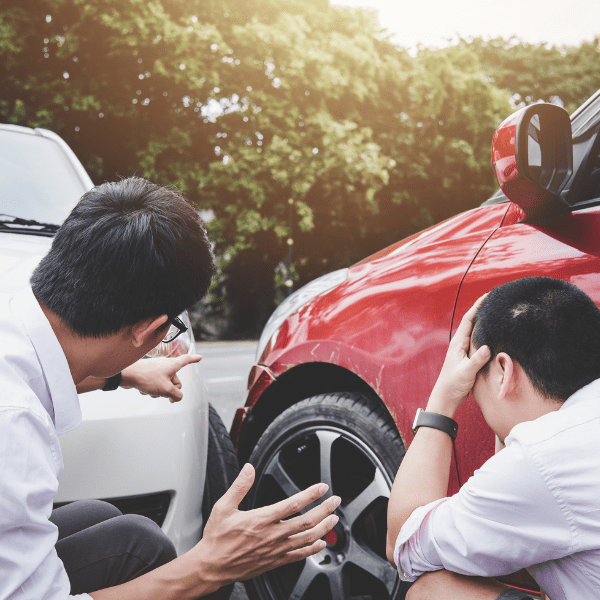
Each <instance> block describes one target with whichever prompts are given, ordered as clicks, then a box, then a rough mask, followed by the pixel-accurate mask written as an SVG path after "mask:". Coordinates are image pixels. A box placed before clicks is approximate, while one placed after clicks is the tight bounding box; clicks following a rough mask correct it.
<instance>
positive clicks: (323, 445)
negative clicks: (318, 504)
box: [317, 431, 340, 498]
mask: <svg viewBox="0 0 600 600" xmlns="http://www.w3.org/2000/svg"><path fill="white" fill-rule="evenodd" d="M339 437H340V434H339V433H334V432H333V431H317V438H319V457H320V459H319V460H320V464H321V477H320V481H322V482H323V483H326V484H327V485H328V486H329V491H328V492H327V494H326V495H325V496H324V497H325V498H326V497H328V496H331V494H332V493H333V491H332V489H331V488H332V484H331V446H332V444H333V442H335V440H337V439H338V438H339Z"/></svg>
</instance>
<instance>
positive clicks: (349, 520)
mask: <svg viewBox="0 0 600 600" xmlns="http://www.w3.org/2000/svg"><path fill="white" fill-rule="evenodd" d="M389 497H390V488H389V485H388V483H387V481H386V480H385V477H384V476H383V473H382V472H381V471H380V470H379V469H376V470H375V477H374V478H373V481H372V482H371V483H370V484H369V485H368V486H367V487H366V488H365V489H364V490H363V491H362V492H361V493H360V494H359V495H358V496H357V497H356V498H355V499H354V500H352V502H350V504H348V505H347V506H345V507H344V508H343V509H342V512H343V514H344V517H345V519H346V524H347V525H348V527H350V528H352V525H354V521H356V519H358V517H359V516H360V515H361V514H362V513H363V512H364V511H365V509H366V508H367V507H368V506H370V505H371V504H372V503H373V502H375V500H377V499H378V498H389Z"/></svg>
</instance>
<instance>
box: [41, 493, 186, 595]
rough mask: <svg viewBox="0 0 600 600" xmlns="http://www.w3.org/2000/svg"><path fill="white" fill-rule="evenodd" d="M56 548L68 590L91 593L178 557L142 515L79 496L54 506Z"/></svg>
mask: <svg viewBox="0 0 600 600" xmlns="http://www.w3.org/2000/svg"><path fill="white" fill-rule="evenodd" d="M50 521H52V522H53V523H54V524H55V525H56V526H57V527H58V542H57V543H56V552H57V553H58V556H59V558H60V559H61V560H62V561H63V564H64V566H65V570H66V571H67V575H68V577H69V581H70V582H71V594H84V593H89V592H95V591H96V590H101V589H103V588H107V587H112V586H115V585H119V584H120V583H126V582H127V581H131V580H132V579H135V578H136V577H139V576H140V575H143V574H144V573H148V572H150V571H152V570H153V569H156V568H157V567H160V566H161V565H164V564H166V563H168V562H170V561H172V560H173V559H174V558H176V556H177V552H176V551H175V547H174V546H173V544H172V542H171V540H169V538H168V537H167V536H166V535H165V534H164V533H163V532H162V530H161V528H160V527H159V526H158V525H157V524H156V523H154V522H153V521H151V520H150V519H147V518H146V517H141V516H139V515H123V514H122V513H121V511H119V510H118V509H116V508H115V507H114V506H112V504H108V503H106V502H101V501H99V500H81V501H79V502H73V503H72V504H67V505H66V506H61V507H60V508H57V509H56V510H54V511H52V515H51V516H50Z"/></svg>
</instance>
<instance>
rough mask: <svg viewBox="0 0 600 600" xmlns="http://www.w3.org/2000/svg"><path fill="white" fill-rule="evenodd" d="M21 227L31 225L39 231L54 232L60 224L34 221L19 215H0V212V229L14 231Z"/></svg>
mask: <svg viewBox="0 0 600 600" xmlns="http://www.w3.org/2000/svg"><path fill="white" fill-rule="evenodd" d="M23 227H28V228H29V227H31V228H33V229H35V231H36V232H39V233H50V234H51V233H56V232H57V231H58V229H59V227H60V225H56V224H55V223H42V222H40V221H35V220H34V219H22V218H21V217H15V216H13V215H2V214H0V229H4V230H5V231H14V230H18V229H22V228H23Z"/></svg>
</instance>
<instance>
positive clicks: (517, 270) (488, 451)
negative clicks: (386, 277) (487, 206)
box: [452, 204, 600, 482]
mask: <svg viewBox="0 0 600 600" xmlns="http://www.w3.org/2000/svg"><path fill="white" fill-rule="evenodd" d="M522 216H523V215H522V212H521V211H520V209H519V208H518V207H517V206H516V205H514V204H512V205H511V206H510V209H509V211H508V213H507V216H506V218H505V220H504V223H503V224H502V226H501V227H500V228H499V229H498V230H496V232H495V233H494V234H493V235H492V236H491V237H490V239H489V240H488V241H487V243H486V244H485V246H484V247H483V248H482V249H481V251H480V252H479V254H478V256H477V258H476V259H475V260H474V261H473V263H472V265H471V267H470V268H469V271H468V272H467V274H466V276H465V278H464V281H463V283H462V286H461V288H460V292H459V297H458V302H457V305H456V311H455V314H454V317H453V321H452V331H453V333H454V331H455V330H456V327H457V326H458V324H459V323H460V319H461V318H462V316H463V315H464V313H465V312H466V311H467V310H468V309H469V307H470V306H471V305H472V304H473V303H474V302H475V300H476V299H477V298H479V296H481V295H482V294H484V293H485V292H488V291H489V290H490V289H492V288H493V287H495V286H498V285H500V284H502V283H505V282H507V281H512V280H514V279H519V278H521V277H529V276H535V275H545V276H548V277H556V278H560V279H565V280H567V281H570V282H571V283H573V284H575V285H576V286H578V287H579V288H581V289H582V290H584V291H585V292H586V293H587V294H589V295H590V296H591V297H592V298H593V299H594V301H595V302H596V304H597V305H599V306H600V277H599V276H598V273H599V272H600V207H599V206H594V207H591V208H586V209H581V210H575V211H573V212H570V213H566V214H562V215H560V216H557V217H555V218H553V219H551V220H550V221H547V222H545V223H544V224H539V223H538V224H531V223H524V222H522V221H520V219H521V218H522ZM457 420H458V422H459V435H458V438H457V440H456V441H457V455H458V456H459V472H460V477H461V481H463V482H464V481H466V479H467V478H468V477H470V476H471V475H472V474H473V472H474V470H475V469H477V468H478V467H479V466H480V465H481V464H482V463H483V462H484V461H485V460H487V459H488V458H489V457H490V456H491V455H492V454H493V452H494V435H493V433H492V431H491V430H490V428H489V427H488V426H487V424H486V423H485V421H484V420H483V417H482V416H481V412H480V411H479V409H478V407H477V406H476V404H475V402H474V401H473V398H472V397H470V398H469V400H468V401H467V402H466V403H465V404H464V405H463V406H462V407H461V409H460V411H459V414H458V416H457Z"/></svg>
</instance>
